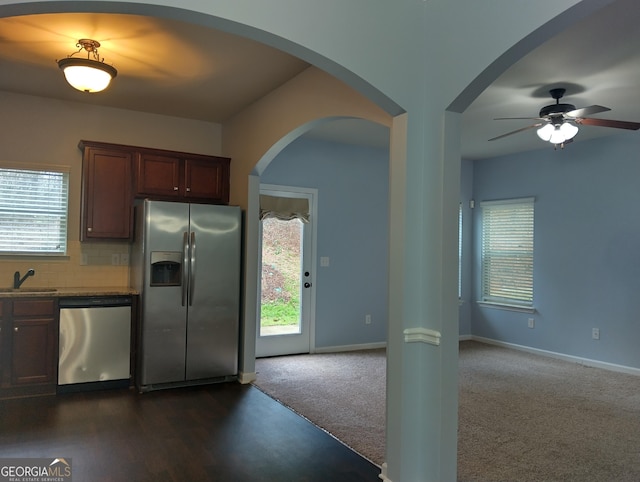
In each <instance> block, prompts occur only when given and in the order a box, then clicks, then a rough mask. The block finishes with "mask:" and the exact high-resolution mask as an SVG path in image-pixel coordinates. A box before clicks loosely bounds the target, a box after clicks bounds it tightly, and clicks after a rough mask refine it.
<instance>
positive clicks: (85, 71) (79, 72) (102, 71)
mask: <svg viewBox="0 0 640 482" xmlns="http://www.w3.org/2000/svg"><path fill="white" fill-rule="evenodd" d="M76 47H78V51H77V52H74V53H72V54H71V55H69V56H68V57H66V58H64V59H62V60H58V67H60V69H61V70H62V72H63V73H64V76H65V78H66V79H67V82H68V83H69V85H71V87H73V88H74V89H77V90H80V91H82V92H101V91H103V90H104V89H106V88H107V87H109V84H110V83H111V80H112V79H113V78H114V77H115V76H116V75H118V71H117V70H116V69H115V67H113V66H111V65H109V64H105V63H104V59H102V60H100V57H99V55H98V47H100V42H98V41H96V40H91V39H80V40H78V43H77V44H76ZM83 50H84V51H86V52H87V58H86V59H84V58H80V57H74V55H76V54H78V53H80V52H82V51H83ZM92 57H93V58H92Z"/></svg>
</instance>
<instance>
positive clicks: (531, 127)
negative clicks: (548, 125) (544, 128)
mask: <svg viewBox="0 0 640 482" xmlns="http://www.w3.org/2000/svg"><path fill="white" fill-rule="evenodd" d="M542 124H543V123H542V122H539V123H537V124H533V125H530V126H527V127H522V128H520V129H517V130H515V131H511V132H507V133H506V134H502V135H501V136H498V137H492V138H491V139H489V140H490V141H495V140H496V139H502V138H503V137H507V136H510V135H512V134H517V133H518V132H522V131H528V130H529V129H533V128H534V127H540V126H541V125H542Z"/></svg>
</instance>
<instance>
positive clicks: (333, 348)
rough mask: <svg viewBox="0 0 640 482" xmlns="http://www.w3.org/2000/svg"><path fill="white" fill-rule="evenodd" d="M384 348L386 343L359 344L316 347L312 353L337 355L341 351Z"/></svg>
mask: <svg viewBox="0 0 640 482" xmlns="http://www.w3.org/2000/svg"><path fill="white" fill-rule="evenodd" d="M386 347H387V342H386V341H381V342H378V343H359V344H357V345H337V346H319V347H318V346H317V347H315V349H314V350H313V351H312V353H338V352H342V351H357V350H375V349H378V348H386Z"/></svg>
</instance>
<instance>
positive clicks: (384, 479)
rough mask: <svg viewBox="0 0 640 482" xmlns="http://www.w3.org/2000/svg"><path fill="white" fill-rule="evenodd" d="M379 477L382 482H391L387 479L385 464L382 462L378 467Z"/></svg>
mask: <svg viewBox="0 0 640 482" xmlns="http://www.w3.org/2000/svg"><path fill="white" fill-rule="evenodd" d="M380 469H381V471H380V475H378V478H379V479H382V480H383V481H384V482H391V479H390V478H389V477H387V463H386V462H384V463H383V464H382V465H381V466H380Z"/></svg>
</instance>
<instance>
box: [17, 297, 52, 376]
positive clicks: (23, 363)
mask: <svg viewBox="0 0 640 482" xmlns="http://www.w3.org/2000/svg"><path fill="white" fill-rule="evenodd" d="M56 311H57V310H56V302H55V300H54V299H52V298H40V299H35V300H34V299H31V300H14V302H13V310H12V312H13V313H12V314H13V322H12V324H11V328H12V330H11V331H12V333H11V339H12V342H11V384H12V385H14V386H19V385H32V384H55V373H56V371H55V367H56V319H57V317H56V315H55V313H56Z"/></svg>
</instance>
